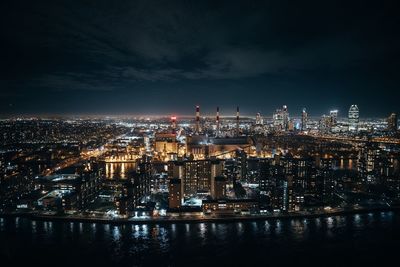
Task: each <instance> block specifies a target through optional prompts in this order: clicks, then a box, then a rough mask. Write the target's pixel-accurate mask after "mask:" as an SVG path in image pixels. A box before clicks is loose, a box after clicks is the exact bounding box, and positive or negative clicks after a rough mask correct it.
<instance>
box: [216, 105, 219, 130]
mask: <svg viewBox="0 0 400 267" xmlns="http://www.w3.org/2000/svg"><path fill="white" fill-rule="evenodd" d="M216 122H217V133H216V136H217V137H218V136H219V107H217V120H216Z"/></svg>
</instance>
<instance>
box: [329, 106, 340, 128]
mask: <svg viewBox="0 0 400 267" xmlns="http://www.w3.org/2000/svg"><path fill="white" fill-rule="evenodd" d="M338 113H339V111H338V110H337V109H335V110H331V111H330V112H329V116H330V119H331V122H330V126H331V127H334V126H336V124H337V118H338Z"/></svg>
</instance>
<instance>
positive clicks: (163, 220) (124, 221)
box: [0, 207, 400, 225]
mask: <svg viewBox="0 0 400 267" xmlns="http://www.w3.org/2000/svg"><path fill="white" fill-rule="evenodd" d="M399 210H400V207H387V208H359V209H351V210H339V211H332V212H320V213H305V214H300V213H292V214H278V215H245V216H237V215H236V216H235V215H232V216H224V217H212V216H211V215H205V216H202V217H200V218H199V217H194V216H193V217H192V218H190V217H178V216H177V217H168V216H166V217H156V218H140V219H128V218H121V219H101V218H90V217H72V216H56V215H42V214H32V213H0V218H6V217H14V218H17V217H20V218H27V219H30V220H32V221H47V222H78V223H99V224H110V225H134V224H139V225H143V224H149V225H152V224H175V223H212V222H214V223H215V222H216V223H229V222H251V221H267V220H288V219H289V220H290V219H301V218H305V219H306V218H325V217H330V216H341V215H351V214H365V213H376V212H390V211H393V212H395V211H399Z"/></svg>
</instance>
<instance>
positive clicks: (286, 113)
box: [282, 105, 289, 131]
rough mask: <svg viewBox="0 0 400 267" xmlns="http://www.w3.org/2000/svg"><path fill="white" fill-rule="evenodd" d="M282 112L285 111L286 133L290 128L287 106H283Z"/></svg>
mask: <svg viewBox="0 0 400 267" xmlns="http://www.w3.org/2000/svg"><path fill="white" fill-rule="evenodd" d="M282 111H283V128H284V129H285V131H287V130H288V128H289V111H288V108H287V106H286V105H284V106H283V108H282Z"/></svg>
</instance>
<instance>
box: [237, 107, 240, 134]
mask: <svg viewBox="0 0 400 267" xmlns="http://www.w3.org/2000/svg"><path fill="white" fill-rule="evenodd" d="M239 120H240V118H239V106H237V107H236V135H237V136H239Z"/></svg>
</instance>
